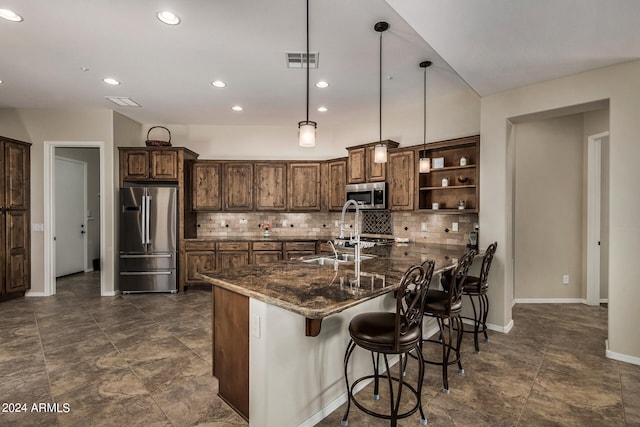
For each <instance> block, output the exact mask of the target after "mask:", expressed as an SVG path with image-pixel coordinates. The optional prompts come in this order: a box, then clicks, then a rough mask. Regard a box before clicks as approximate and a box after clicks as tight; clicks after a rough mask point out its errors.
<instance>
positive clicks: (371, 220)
mask: <svg viewBox="0 0 640 427" xmlns="http://www.w3.org/2000/svg"><path fill="white" fill-rule="evenodd" d="M362 214H363V215H362V232H363V233H367V234H387V235H393V221H392V213H391V212H390V211H388V210H379V211H364V212H362Z"/></svg>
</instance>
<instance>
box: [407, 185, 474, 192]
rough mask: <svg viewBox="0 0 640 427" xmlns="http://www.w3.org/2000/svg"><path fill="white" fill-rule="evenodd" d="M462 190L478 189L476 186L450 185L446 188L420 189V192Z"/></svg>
mask: <svg viewBox="0 0 640 427" xmlns="http://www.w3.org/2000/svg"><path fill="white" fill-rule="evenodd" d="M462 188H476V186H475V185H448V186H446V187H442V186H440V187H420V188H419V190H420V191H427V190H429V191H430V190H455V189H462Z"/></svg>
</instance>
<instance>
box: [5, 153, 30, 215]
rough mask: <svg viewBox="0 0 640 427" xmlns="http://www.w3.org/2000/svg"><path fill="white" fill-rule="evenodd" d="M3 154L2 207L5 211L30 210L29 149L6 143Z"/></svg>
mask: <svg viewBox="0 0 640 427" xmlns="http://www.w3.org/2000/svg"><path fill="white" fill-rule="evenodd" d="M3 154H4V156H3V157H4V174H3V188H4V200H0V206H1V207H3V208H5V209H28V208H29V203H30V200H29V167H30V161H29V147H28V146H25V145H22V144H16V143H14V142H9V141H6V142H4V153H3ZM0 170H2V169H0ZM0 193H2V191H0Z"/></svg>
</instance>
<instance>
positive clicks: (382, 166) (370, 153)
mask: <svg viewBox="0 0 640 427" xmlns="http://www.w3.org/2000/svg"><path fill="white" fill-rule="evenodd" d="M375 151H376V147H375V146H369V147H367V161H366V165H365V169H366V173H367V181H366V182H377V181H384V180H385V179H387V164H386V163H376V162H374V158H375Z"/></svg>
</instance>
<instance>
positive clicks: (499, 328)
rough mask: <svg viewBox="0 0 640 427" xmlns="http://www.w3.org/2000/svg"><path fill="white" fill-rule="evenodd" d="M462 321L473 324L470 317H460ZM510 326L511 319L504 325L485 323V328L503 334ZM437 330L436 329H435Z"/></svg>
mask: <svg viewBox="0 0 640 427" xmlns="http://www.w3.org/2000/svg"><path fill="white" fill-rule="evenodd" d="M462 322H463V323H464V324H465V325H472V326H473V320H471V319H462ZM511 328H513V319H511V320H510V321H509V323H507V325H506V326H498V325H493V324H491V323H487V329H489V330H490V331H496V332H501V333H503V334H508V333H509V331H510V330H511ZM465 331H466V329H465ZM436 332H437V329H436Z"/></svg>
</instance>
